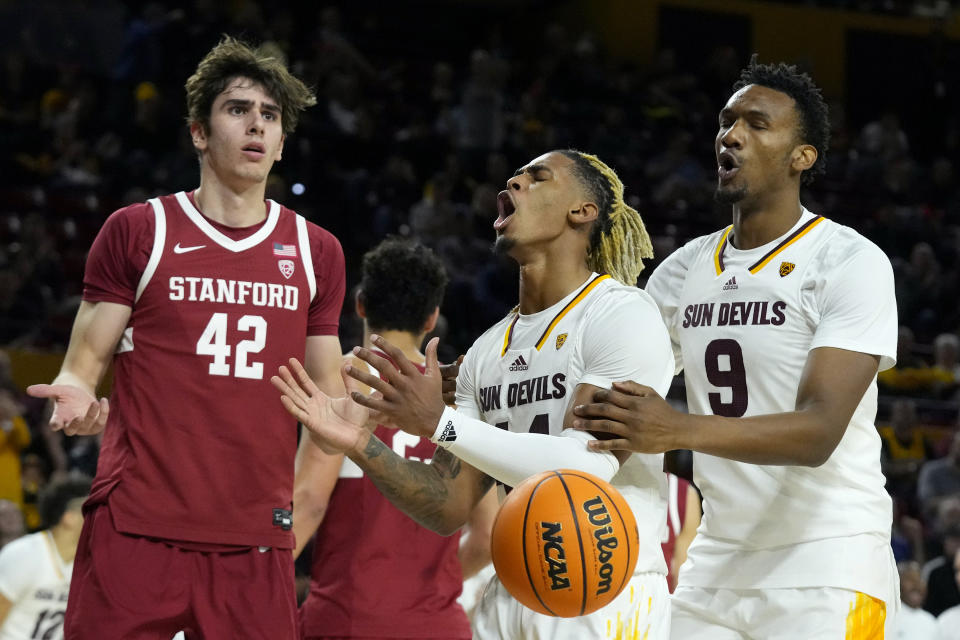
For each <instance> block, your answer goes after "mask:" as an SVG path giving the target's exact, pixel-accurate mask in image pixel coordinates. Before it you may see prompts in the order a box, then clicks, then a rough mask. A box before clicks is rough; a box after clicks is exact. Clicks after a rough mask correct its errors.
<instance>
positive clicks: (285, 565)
mask: <svg viewBox="0 0 960 640" xmlns="http://www.w3.org/2000/svg"><path fill="white" fill-rule="evenodd" d="M186 90H187V106H188V110H189V121H190V132H191V134H192V137H193V144H194V147H195V149H196V151H197V154H198V156H199V158H200V186H199V187H198V188H197V189H196V190H194V191H193V192H191V193H183V192H181V193H177V194H174V195H168V196H163V197H160V198H155V199H153V200H150V201H149V202H148V203H143V204H135V205H131V206H129V207H126V208H124V209H121V210H119V211H117V212H115V213H114V214H113V215H112V216H110V218H109V219H108V220H107V222H106V223H105V224H104V226H103V229H102V230H101V231H100V233H99V235H98V236H97V239H96V240H95V241H94V244H93V246H92V248H91V250H90V255H89V257H88V260H87V268H86V273H85V275H84V299H83V302H82V304H81V306H80V309H79V311H78V312H77V317H76V320H75V322H74V327H73V334H72V336H71V340H70V345H69V347H68V349H67V354H66V357H65V359H64V363H63V367H62V369H61V371H60V374H59V375H58V376H57V378H56V379H55V380H54V382H53V384H52V385H34V386H32V387H30V388H29V389H28V391H29V392H30V393H31V394H33V395H35V396H40V397H49V398H52V399H54V400H55V408H54V412H53V415H52V417H51V425H52V426H53V428H55V429H63V430H64V431H65V432H66V433H67V434H70V435H73V434H92V433H97V432H99V431H101V430H103V429H104V428H105V427H106V431H105V433H104V439H103V446H102V450H101V455H100V460H99V466H98V469H97V476H96V479H95V481H94V485H93V490H92V492H91V496H90V499H89V500H88V501H87V504H86V505H85V514H86V520H85V523H84V530H83V534H82V537H81V540H80V547H79V549H78V553H77V558H76V564H75V569H74V575H73V581H72V586H71V592H70V598H69V606H68V608H67V616H66V623H65V632H66V637H69V638H75V639H77V640H83V639H86V638H123V639H124V640H136V639H140V638H143V639H146V638H150V639H153V638H160V637H167V638H169V637H171V636H172V635H173V634H174V633H175V632H177V631H178V630H181V629H183V630H185V631H186V636H187V638H188V639H190V638H228V637H229V638H235V637H241V636H242V637H250V638H292V637H294V636H295V634H296V624H297V623H296V601H295V597H294V593H293V561H292V554H291V549H292V548H293V546H294V539H293V533H292V531H291V528H292V523H291V517H292V516H291V511H292V490H293V462H294V458H295V455H296V446H297V445H296V442H297V433H296V423H295V422H294V421H293V420H292V419H291V418H290V417H289V416H288V415H287V413H286V412H285V411H284V410H283V407H282V406H281V405H280V404H279V403H278V402H277V400H276V396H275V394H274V393H273V390H272V388H271V387H270V385H269V384H266V380H265V379H264V374H265V373H267V375H268V376H269V373H270V372H272V371H274V370H275V369H276V368H277V367H278V366H279V364H280V363H282V362H284V361H285V360H286V359H287V358H289V357H290V355H291V354H297V355H303V356H304V357H305V358H306V362H307V363H308V364H307V367H308V369H309V370H310V375H311V376H312V377H313V378H314V379H315V380H316V382H317V384H318V385H319V386H321V387H322V388H326V389H329V390H330V393H332V394H334V395H342V393H343V391H342V389H343V384H342V380H341V378H340V373H339V366H340V352H341V349H340V343H339V340H338V338H337V328H338V318H339V314H340V307H341V305H342V301H343V294H344V287H345V285H344V263H343V252H342V250H341V248H340V244H339V242H338V241H337V240H336V238H334V237H333V236H332V235H331V234H330V233H328V232H327V231H324V230H323V229H321V228H320V227H317V226H315V225H313V224H311V223H308V222H306V220H304V219H303V218H302V217H301V216H299V215H297V214H296V213H294V212H293V211H291V210H289V209H287V208H285V207H283V206H281V205H279V204H277V203H275V202H272V201H268V200H265V199H264V191H265V185H266V180H267V176H268V174H269V172H270V169H271V167H272V166H273V163H274V162H275V161H277V160H279V159H280V157H281V153H282V151H283V144H284V140H285V137H286V135H288V134H289V133H291V132H292V131H293V129H294V127H295V125H296V122H297V118H298V115H299V112H300V111H301V110H303V109H304V108H306V107H307V106H310V105H312V104H314V103H315V98H314V96H313V95H312V94H311V92H310V91H309V90H308V89H307V87H306V86H305V85H304V84H303V83H302V82H301V81H300V80H298V79H296V78H295V77H293V76H292V75H291V74H290V73H289V71H288V70H287V69H286V68H285V67H284V66H283V64H282V63H281V62H279V61H278V60H276V59H274V58H270V57H266V56H265V55H264V54H262V53H261V52H259V51H255V50H252V49H250V48H249V47H247V46H246V45H244V44H242V43H240V42H238V41H236V40H233V39H230V38H226V39H224V40H223V41H222V42H221V43H220V44H219V45H217V46H216V47H215V48H214V49H213V50H211V51H210V53H209V54H207V56H206V57H205V58H204V59H203V60H202V61H201V62H200V64H199V66H198V68H197V70H196V72H195V73H194V75H193V76H191V77H190V79H189V80H188V81H187V84H186ZM111 360H112V361H113V363H114V368H115V376H114V388H113V394H112V397H111V401H110V403H109V404H108V402H107V400H106V399H105V398H101V399H100V400H97V398H96V396H95V393H96V387H97V385H98V383H99V382H100V380H101V378H102V377H103V374H104V372H105V371H106V368H107V366H108V365H109V364H110V362H111Z"/></svg>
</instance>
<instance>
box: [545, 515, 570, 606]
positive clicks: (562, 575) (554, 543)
mask: <svg viewBox="0 0 960 640" xmlns="http://www.w3.org/2000/svg"><path fill="white" fill-rule="evenodd" d="M540 526H541V527H543V533H542V534H540V537H541V538H543V557H544V559H545V560H546V561H547V575H548V576H550V588H551V589H552V590H553V591H556V590H557V589H569V588H570V578H568V577H566V575H567V563H566V562H565V560H566V558H567V554H566V553H564V551H563V536H561V535H559V533H560V530H561V529H562V528H563V526H562V525H561V524H560V523H559V522H541V523H540Z"/></svg>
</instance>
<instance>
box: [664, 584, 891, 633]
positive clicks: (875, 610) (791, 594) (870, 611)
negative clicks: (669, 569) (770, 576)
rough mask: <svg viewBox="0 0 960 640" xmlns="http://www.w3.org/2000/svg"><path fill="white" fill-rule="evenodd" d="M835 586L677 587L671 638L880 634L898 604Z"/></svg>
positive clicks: (889, 621)
mask: <svg viewBox="0 0 960 640" xmlns="http://www.w3.org/2000/svg"><path fill="white" fill-rule="evenodd" d="M889 604H890V603H889V602H887V603H885V602H884V601H882V600H878V599H876V598H871V597H870V596H867V595H864V594H862V593H858V592H856V591H850V590H847V589H837V588H833V587H808V588H802V589H703V588H700V587H684V586H679V587H677V590H676V591H674V593H673V622H672V625H671V626H672V635H671V638H672V639H673V640H882V639H883V638H892V637H893V619H894V617H895V616H896V611H897V609H898V608H899V603H898V602H894V603H893V606H888V605H889Z"/></svg>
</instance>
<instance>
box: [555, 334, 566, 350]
mask: <svg viewBox="0 0 960 640" xmlns="http://www.w3.org/2000/svg"><path fill="white" fill-rule="evenodd" d="M566 341H567V334H565V333H561V334H560V335H558V336H557V350H558V351H559V350H560V347H562V346H563V343H564V342H566Z"/></svg>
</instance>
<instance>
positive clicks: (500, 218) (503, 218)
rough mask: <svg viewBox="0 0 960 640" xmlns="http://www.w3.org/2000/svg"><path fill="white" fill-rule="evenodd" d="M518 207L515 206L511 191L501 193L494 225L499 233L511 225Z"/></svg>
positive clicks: (498, 196)
mask: <svg viewBox="0 0 960 640" xmlns="http://www.w3.org/2000/svg"><path fill="white" fill-rule="evenodd" d="M516 210H517V206H516V205H515V204H513V198H511V197H510V192H509V191H506V190H504V191H501V192H500V193H498V194H497V219H496V221H494V223H493V228H494V229H496V230H497V231H501V230H502V229H503V228H504V227H506V226H507V225H508V224H510V218H512V217H513V214H514V212H516Z"/></svg>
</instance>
